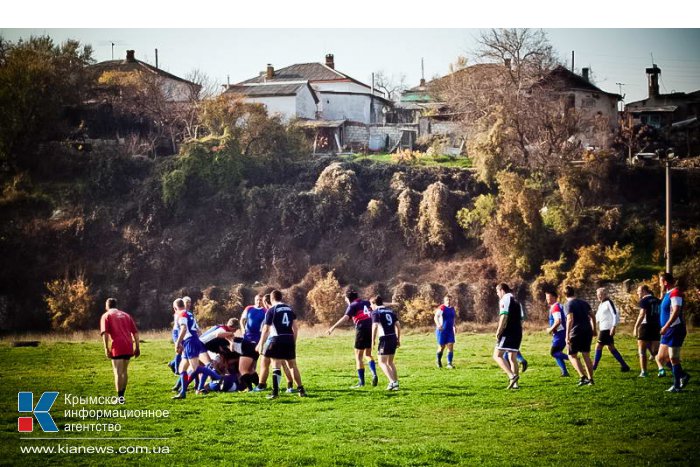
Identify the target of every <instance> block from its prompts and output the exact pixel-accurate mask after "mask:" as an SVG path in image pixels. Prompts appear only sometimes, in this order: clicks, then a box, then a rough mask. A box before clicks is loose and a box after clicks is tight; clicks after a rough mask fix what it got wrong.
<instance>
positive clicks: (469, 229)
mask: <svg viewBox="0 0 700 467" xmlns="http://www.w3.org/2000/svg"><path fill="white" fill-rule="evenodd" d="M495 212H496V197H495V196H494V195H491V194H486V195H479V196H477V197H476V198H475V199H474V207H473V208H472V209H469V208H462V209H460V210H459V211H458V212H457V223H458V224H459V226H460V227H462V229H464V232H465V234H466V235H467V236H468V237H471V238H480V237H481V233H482V231H483V228H484V226H485V225H486V224H488V223H489V222H490V221H491V220H492V219H493V215H494V214H495Z"/></svg>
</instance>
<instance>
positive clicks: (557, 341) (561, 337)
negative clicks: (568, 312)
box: [552, 331, 566, 349]
mask: <svg viewBox="0 0 700 467" xmlns="http://www.w3.org/2000/svg"><path fill="white" fill-rule="evenodd" d="M552 347H556V348H559V347H561V348H562V349H563V348H564V347H566V332H565V331H559V332H555V333H554V336H553V337H552Z"/></svg>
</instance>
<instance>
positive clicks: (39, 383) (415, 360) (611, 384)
mask: <svg viewBox="0 0 700 467" xmlns="http://www.w3.org/2000/svg"><path fill="white" fill-rule="evenodd" d="M457 339H458V343H457V348H456V354H455V363H456V365H457V369H456V370H446V369H442V370H438V369H436V368H435V367H434V364H433V360H434V339H433V336H432V335H430V334H428V333H422V334H412V335H407V336H405V338H404V339H402V344H403V346H402V347H401V349H400V350H399V353H398V358H397V367H398V371H399V376H400V382H401V390H400V391H398V392H387V391H385V390H384V387H385V386H386V380H385V378H384V377H383V376H380V382H379V386H378V387H376V388H371V387H368V388H366V389H363V390H350V389H348V387H349V386H351V385H352V384H354V383H355V379H354V369H353V360H352V350H351V347H352V342H353V341H352V337H351V335H350V333H349V332H347V333H342V334H340V335H337V336H335V335H334V336H333V337H331V338H327V337H306V338H303V337H302V338H300V341H299V350H298V355H299V358H298V361H299V365H300V368H301V371H302V377H303V378H304V383H305V386H306V388H307V390H308V392H309V396H310V397H308V398H307V399H301V398H299V397H297V396H296V395H289V394H283V395H282V396H281V397H280V399H278V400H276V401H268V400H266V399H265V397H264V396H263V395H262V394H257V393H236V394H231V393H226V394H209V395H207V396H196V395H195V394H190V396H189V397H188V399H187V400H185V401H172V400H171V399H170V396H171V393H170V391H169V388H170V386H171V385H172V384H173V380H174V377H173V375H172V373H170V372H169V370H168V369H167V367H166V365H165V364H166V362H167V361H168V360H169V358H170V356H171V353H172V352H171V344H170V342H169V341H167V340H166V339H165V338H163V339H154V340H151V339H149V338H146V339H145V342H144V343H143V345H142V353H143V354H142V357H141V358H139V359H137V360H135V361H132V366H131V372H130V376H131V378H130V386H129V389H128V391H127V402H126V404H125V406H123V407H124V408H126V409H154V410H169V411H170V412H171V416H170V417H169V418H161V419H139V418H135V419H119V420H117V421H118V423H120V424H121V425H122V429H121V431H120V432H119V433H103V432H88V433H86V432H83V433H65V432H61V433H57V434H55V435H54V434H43V433H41V432H40V431H38V430H37V428H35V430H34V433H31V434H29V435H26V434H22V435H20V433H18V432H17V417H18V416H19V415H20V414H18V412H17V392H18V391H33V392H34V394H35V399H34V402H35V403H36V401H37V398H38V394H39V393H41V392H42V391H49V390H54V391H59V392H60V393H61V394H60V395H59V398H58V400H57V402H56V404H55V405H54V407H53V409H52V411H51V413H52V415H53V417H54V419H55V420H56V422H57V424H58V426H59V427H60V428H63V426H64V425H65V424H66V423H76V422H80V419H66V418H65V417H64V416H63V413H64V412H63V411H64V410H65V409H66V408H80V407H67V406H66V404H65V402H64V393H70V394H73V395H79V396H80V395H82V396H90V395H93V396H97V395H111V394H113V389H112V374H111V370H110V366H109V362H108V361H107V360H106V359H105V358H104V357H103V354H102V350H101V344H100V342H98V341H97V340H94V341H88V342H54V341H48V342H46V343H43V342H42V344H41V345H40V346H39V347H36V348H31V347H29V348H14V347H11V346H10V344H9V343H8V342H6V341H5V342H1V343H0V358H1V359H2V362H3V365H2V367H1V368H0V382H1V384H0V390H1V396H2V397H0V404H1V406H0V407H1V408H2V414H3V415H2V417H1V418H0V423H1V424H2V438H1V439H0V441H1V445H0V463H2V464H12V465H123V464H124V463H139V464H148V465H164V464H168V465H185V464H186V465H212V464H214V465H264V464H269V465H273V464H274V465H347V466H355V465H382V466H396V465H415V466H419V465H455V464H460V465H476V464H479V465H555V464H556V465H561V464H562V463H567V462H569V463H573V464H574V465H584V464H585V465H605V466H608V465H625V466H627V465H667V464H679V465H698V464H699V463H700V453H699V452H698V448H697V445H696V444H695V443H696V442H697V436H698V435H697V434H698V432H700V430H699V429H700V418H699V416H700V405H699V403H700V364H699V363H698V361H699V360H700V335H698V334H697V333H691V334H690V335H689V338H688V340H687V343H686V346H685V347H684V359H685V367H686V369H687V370H689V372H690V373H692V374H693V375H694V376H695V377H694V380H692V381H691V382H690V384H689V386H688V388H687V390H686V391H685V392H684V393H681V394H669V393H666V392H665V390H666V389H667V388H668V387H669V386H670V384H671V380H670V378H668V377H667V378H664V379H660V378H657V377H656V376H653V377H649V378H646V379H642V378H639V377H638V376H637V374H638V371H634V370H635V369H636V368H637V362H636V358H635V356H634V354H635V352H634V345H635V342H634V340H633V339H632V338H631V337H627V336H625V337H621V338H618V347H619V348H620V349H621V351H622V353H623V355H624V356H625V357H626V358H627V359H628V362H629V363H630V364H631V365H632V367H633V371H632V372H630V373H621V372H620V371H619V366H618V365H617V364H616V362H615V361H614V360H613V358H612V357H611V356H610V355H609V354H608V353H605V354H604V355H603V361H602V362H601V368H599V370H598V372H597V373H596V386H593V387H582V388H578V387H576V379H575V378H574V377H571V378H561V377H559V372H558V369H557V368H556V366H555V364H554V363H553V360H552V359H551V357H549V354H548V348H549V340H548V337H547V336H546V335H545V334H544V333H531V334H528V335H527V336H526V337H525V339H524V342H523V352H524V353H525V355H526V357H527V358H528V360H529V362H530V368H529V369H528V371H527V372H526V373H525V374H524V375H523V376H522V379H521V384H520V387H521V389H519V390H516V391H512V390H511V391H509V390H506V389H505V386H506V383H507V381H506V377H505V376H504V375H503V373H501V371H500V370H498V369H497V367H496V365H495V363H494V362H493V361H492V360H491V358H490V355H491V351H492V346H493V337H492V335H491V334H470V333H463V334H459V335H458V338H457ZM86 408H88V409H91V408H102V407H100V406H86ZM85 422H95V421H94V420H85ZM102 422H104V421H100V423H102ZM107 422H110V423H113V422H114V421H113V420H111V421H110V420H107ZM35 425H36V423H35ZM21 436H29V437H32V438H37V437H52V436H54V439H52V440H36V439H34V440H20V437H21ZM59 436H61V437H95V438H98V439H97V440H83V441H77V440H74V439H73V440H56V439H55V437H59ZM125 437H162V438H167V439H165V440H155V441H154V440H146V441H144V440H124V439H123V438H125ZM58 445H62V446H64V449H65V446H98V447H99V446H102V447H104V446H113V447H114V448H115V449H117V447H120V446H144V447H151V448H152V449H153V448H156V447H159V448H160V449H162V446H168V447H169V450H170V454H162V453H161V454H154V453H150V454H112V455H106V454H97V453H93V454H65V453H64V454H26V453H25V454H23V453H21V450H20V449H21V447H25V448H26V447H27V446H47V447H50V446H54V447H55V448H56V449H57V448H58Z"/></svg>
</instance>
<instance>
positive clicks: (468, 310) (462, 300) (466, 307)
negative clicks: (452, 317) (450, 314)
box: [449, 282, 474, 321]
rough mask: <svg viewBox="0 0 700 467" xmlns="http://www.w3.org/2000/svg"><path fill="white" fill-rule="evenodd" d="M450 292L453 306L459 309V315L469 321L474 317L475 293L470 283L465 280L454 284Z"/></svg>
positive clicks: (461, 318)
mask: <svg viewBox="0 0 700 467" xmlns="http://www.w3.org/2000/svg"><path fill="white" fill-rule="evenodd" d="M449 294H450V295H452V306H453V307H454V308H455V310H456V311H457V316H458V317H459V319H460V320H462V321H469V320H473V319H474V313H473V308H472V307H473V304H474V298H473V296H472V295H473V293H472V290H471V288H470V287H469V285H467V284H465V283H464V282H460V283H459V284H456V285H453V286H452V287H450V289H449Z"/></svg>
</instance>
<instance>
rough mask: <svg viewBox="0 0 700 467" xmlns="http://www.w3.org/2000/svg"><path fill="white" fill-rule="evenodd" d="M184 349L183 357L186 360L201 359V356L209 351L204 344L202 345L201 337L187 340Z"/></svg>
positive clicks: (183, 345)
mask: <svg viewBox="0 0 700 467" xmlns="http://www.w3.org/2000/svg"><path fill="white" fill-rule="evenodd" d="M182 347H183V352H182V355H183V356H184V357H185V358H194V357H199V354H201V353H204V352H206V351H207V349H206V348H204V344H202V341H200V340H199V337H190V338H189V339H187V340H185V342H183V344H182Z"/></svg>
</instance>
